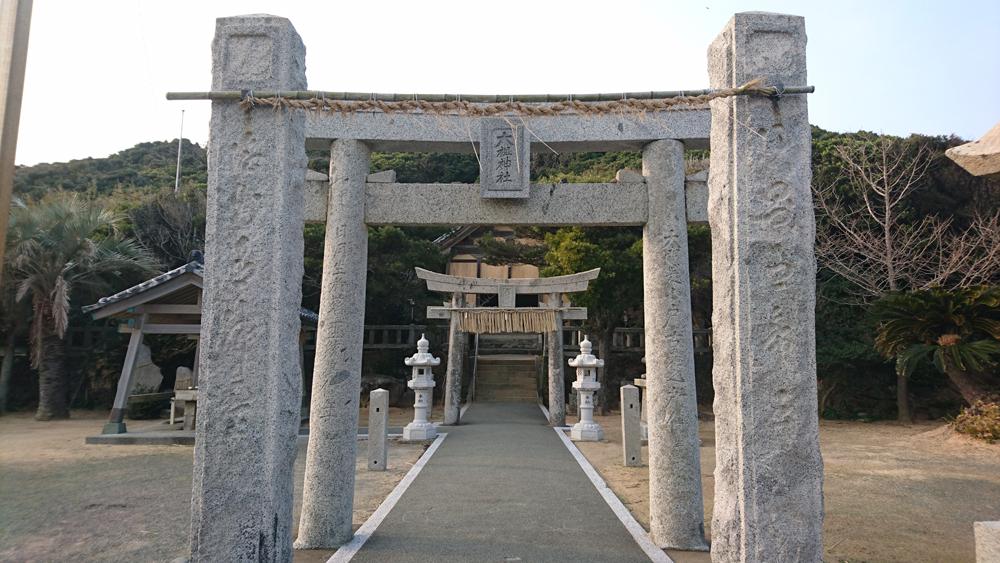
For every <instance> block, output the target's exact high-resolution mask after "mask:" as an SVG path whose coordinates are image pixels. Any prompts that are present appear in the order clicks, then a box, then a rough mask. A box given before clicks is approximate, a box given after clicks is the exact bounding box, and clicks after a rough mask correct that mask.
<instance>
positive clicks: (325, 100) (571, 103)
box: [167, 78, 814, 117]
mask: <svg viewBox="0 0 1000 563" xmlns="http://www.w3.org/2000/svg"><path fill="white" fill-rule="evenodd" d="M813 91H814V87H813V86H804V87H796V88H785V87H784V86H782V85H781V84H775V85H769V84H767V83H766V82H765V81H764V79H763V78H755V79H754V80H751V81H749V82H746V83H745V84H743V85H742V86H738V87H736V88H720V89H714V90H713V89H706V90H678V91H661V92H623V93H621V94H582V95H573V94H558V95H557V94H536V95H510V96H504V95H495V96H484V95H462V94H454V95H449V94H374V93H373V94H364V93H352V92H319V91H312V90H304V91H295V92H271V91H267V92H265V91H260V92H257V93H256V94H255V93H254V92H253V91H252V90H246V91H235V90H234V91H217V92H170V93H168V94H167V99H168V100H232V101H237V100H238V101H239V102H240V107H242V108H243V109H244V110H250V109H253V108H255V107H261V106H263V107H272V108H274V109H285V108H290V109H305V110H311V111H333V112H338V113H353V112H371V111H380V112H383V113H436V114H457V115H469V116H476V117H486V116H493V115H509V114H513V115H527V116H553V115H560V114H569V113H575V114H583V115H588V114H604V113H646V112H657V111H668V110H684V109H697V108H698V107H699V106H703V105H705V104H707V103H708V102H710V101H712V100H715V99H718V98H728V97H733V96H757V97H775V96H783V95H786V94H810V93H812V92H813Z"/></svg>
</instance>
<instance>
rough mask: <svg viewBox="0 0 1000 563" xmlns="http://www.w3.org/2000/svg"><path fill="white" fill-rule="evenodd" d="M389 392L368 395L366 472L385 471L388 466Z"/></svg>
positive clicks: (380, 391)
mask: <svg viewBox="0 0 1000 563" xmlns="http://www.w3.org/2000/svg"><path fill="white" fill-rule="evenodd" d="M388 434H389V391H388V390H386V389H376V390H374V391H372V392H371V393H369V394H368V471H385V469H386V467H388V465H389V436H388Z"/></svg>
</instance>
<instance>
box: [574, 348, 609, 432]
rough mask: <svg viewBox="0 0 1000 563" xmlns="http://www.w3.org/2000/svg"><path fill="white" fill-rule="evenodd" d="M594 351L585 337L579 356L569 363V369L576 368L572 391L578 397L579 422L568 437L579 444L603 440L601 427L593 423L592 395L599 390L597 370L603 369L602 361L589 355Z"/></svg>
mask: <svg viewBox="0 0 1000 563" xmlns="http://www.w3.org/2000/svg"><path fill="white" fill-rule="evenodd" d="M593 349H594V347H593V345H592V344H591V343H590V340H588V339H587V337H586V336H584V337H583V341H581V342H580V354H579V355H578V356H577V357H575V358H573V359H572V360H570V361H569V365H570V367H574V368H576V381H574V382H573V389H576V392H577V394H578V396H579V399H578V400H577V404H578V405H579V411H580V421H579V422H577V423H576V424H574V425H573V428H571V429H570V432H569V437H570V438H571V439H573V440H575V441H579V442H597V441H599V440H602V439H603V438H604V430H602V429H601V425H600V424H597V423H596V422H594V393H596V392H597V391H598V390H599V389H600V388H601V384H600V383H598V382H597V368H599V367H604V360H598V359H597V357H596V356H594V355H593V354H591V351H592V350H593Z"/></svg>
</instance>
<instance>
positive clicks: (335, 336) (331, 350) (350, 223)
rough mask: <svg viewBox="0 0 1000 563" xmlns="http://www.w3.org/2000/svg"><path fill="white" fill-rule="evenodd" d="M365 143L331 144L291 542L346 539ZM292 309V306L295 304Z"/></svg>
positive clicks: (363, 256) (361, 284) (361, 290)
mask: <svg viewBox="0 0 1000 563" xmlns="http://www.w3.org/2000/svg"><path fill="white" fill-rule="evenodd" d="M368 159H369V150H368V147H367V146H366V145H365V144H363V143H361V142H359V141H352V140H343V139H338V140H336V141H334V142H333V144H332V145H331V146H330V199H329V205H328V206H327V220H326V240H325V242H324V246H323V281H322V282H321V290H320V302H319V327H318V329H317V331H316V360H315V363H314V366H315V367H314V375H313V386H312V399H311V403H310V407H309V449H308V455H307V456H306V475H305V483H304V485H303V487H302V515H301V518H300V520H299V536H298V538H296V540H295V547H297V548H300V549H317V548H332V547H337V546H339V545H341V544H343V543H344V542H346V541H348V540H350V539H351V537H352V536H353V532H352V529H351V524H352V523H353V520H354V466H355V463H356V455H357V448H358V446H357V432H358V401H359V400H360V398H361V353H362V348H363V346H364V326H365V277H366V274H367V269H368V268H367V264H368V228H367V227H366V226H365V217H364V213H365V178H366V177H367V176H368V166H369V165H368ZM296 310H297V309H296Z"/></svg>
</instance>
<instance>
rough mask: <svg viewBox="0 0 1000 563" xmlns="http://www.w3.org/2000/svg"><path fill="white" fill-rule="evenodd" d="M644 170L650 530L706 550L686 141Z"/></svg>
mask: <svg viewBox="0 0 1000 563" xmlns="http://www.w3.org/2000/svg"><path fill="white" fill-rule="evenodd" d="M642 173H643V175H644V176H645V177H646V186H647V189H648V190H649V219H648V220H647V222H646V226H645V227H644V228H643V230H642V270H643V291H644V298H643V310H644V316H645V324H646V339H645V340H646V390H645V391H646V393H647V394H648V400H647V401H646V402H647V405H648V407H649V408H648V412H647V413H646V427H647V433H648V435H649V517H650V532H651V534H652V536H653V541H654V542H656V544H657V545H659V546H661V547H670V548H674V549H688V550H700V551H705V550H707V549H708V544H707V543H706V542H705V509H704V506H703V504H702V494H701V457H700V453H699V449H698V448H699V443H698V401H697V397H696V396H695V381H694V336H693V335H692V330H691V277H690V275H689V274H688V239H687V212H686V206H685V200H684V144H683V143H681V142H680V141H674V140H663V141H654V142H652V143H650V144H648V145H646V147H645V148H644V149H643V151H642Z"/></svg>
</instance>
